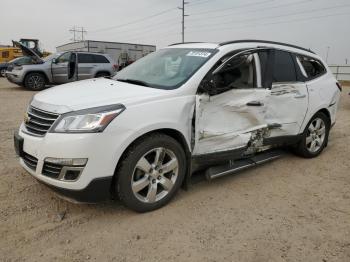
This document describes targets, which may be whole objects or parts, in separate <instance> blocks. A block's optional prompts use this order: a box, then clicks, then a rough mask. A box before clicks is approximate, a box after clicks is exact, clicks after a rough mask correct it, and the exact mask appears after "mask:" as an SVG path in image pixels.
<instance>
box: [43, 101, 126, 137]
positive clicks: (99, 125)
mask: <svg viewBox="0 0 350 262" xmlns="http://www.w3.org/2000/svg"><path fill="white" fill-rule="evenodd" d="M124 110H125V107H124V106H123V105H121V104H118V105H110V106H102V107H94V108H90V109H84V110H79V111H74V112H70V113H67V114H63V115H61V116H60V117H59V119H58V120H57V121H56V123H55V124H54V125H53V126H52V128H51V131H50V132H52V133H97V132H102V131H103V130H104V129H105V128H106V127H107V126H108V124H109V123H110V122H111V121H112V120H113V119H114V118H116V117H117V116H118V115H119V114H121V113H122V112H123V111H124Z"/></svg>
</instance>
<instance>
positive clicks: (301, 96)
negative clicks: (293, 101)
mask: <svg viewBox="0 0 350 262" xmlns="http://www.w3.org/2000/svg"><path fill="white" fill-rule="evenodd" d="M305 97H306V95H296V96H294V98H305Z"/></svg>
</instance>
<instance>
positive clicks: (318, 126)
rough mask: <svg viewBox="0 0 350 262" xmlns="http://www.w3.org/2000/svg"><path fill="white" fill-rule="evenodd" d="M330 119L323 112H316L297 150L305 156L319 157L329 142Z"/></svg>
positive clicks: (300, 154)
mask: <svg viewBox="0 0 350 262" xmlns="http://www.w3.org/2000/svg"><path fill="white" fill-rule="evenodd" d="M330 126H331V123H330V119H329V118H328V117H327V116H326V115H325V114H324V113H322V112H318V113H317V114H315V115H314V116H313V117H312V118H311V120H310V121H309V123H308V124H307V125H306V127H305V130H304V132H303V134H302V139H301V141H300V142H299V144H298V145H297V147H296V150H295V152H296V153H297V154H298V155H299V156H302V157H304V158H313V157H317V156H318V155H319V154H321V152H322V151H323V149H324V148H325V147H326V146H327V144H328V136H329V130H330Z"/></svg>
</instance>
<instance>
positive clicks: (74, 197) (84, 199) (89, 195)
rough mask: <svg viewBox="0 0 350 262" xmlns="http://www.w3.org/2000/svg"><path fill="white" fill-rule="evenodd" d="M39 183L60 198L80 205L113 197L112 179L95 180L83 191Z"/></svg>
mask: <svg viewBox="0 0 350 262" xmlns="http://www.w3.org/2000/svg"><path fill="white" fill-rule="evenodd" d="M38 181H39V182H40V183H43V184H44V185H46V186H48V187H49V188H50V189H52V190H53V191H54V192H56V193H57V194H58V195H59V196H61V197H63V198H65V199H67V200H68V201H73V202H79V203H95V202H101V201H105V200H109V199H111V197H112V195H111V192H110V189H111V184H112V177H101V178H96V179H93V180H92V181H91V182H90V183H89V184H88V186H87V187H85V188H83V189H81V190H70V189H66V188H61V187H56V186H53V185H50V184H46V183H44V182H43V181H40V180H38Z"/></svg>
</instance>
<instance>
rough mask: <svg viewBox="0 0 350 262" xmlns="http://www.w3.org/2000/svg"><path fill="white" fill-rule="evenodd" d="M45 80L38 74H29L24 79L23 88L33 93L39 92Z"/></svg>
mask: <svg viewBox="0 0 350 262" xmlns="http://www.w3.org/2000/svg"><path fill="white" fill-rule="evenodd" d="M45 85H46V79H45V77H44V76H43V75H42V74H40V73H29V74H28V75H27V76H26V77H25V79H24V86H25V87H27V88H29V89H30V90H33V91H40V90H43V89H44V88H45Z"/></svg>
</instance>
